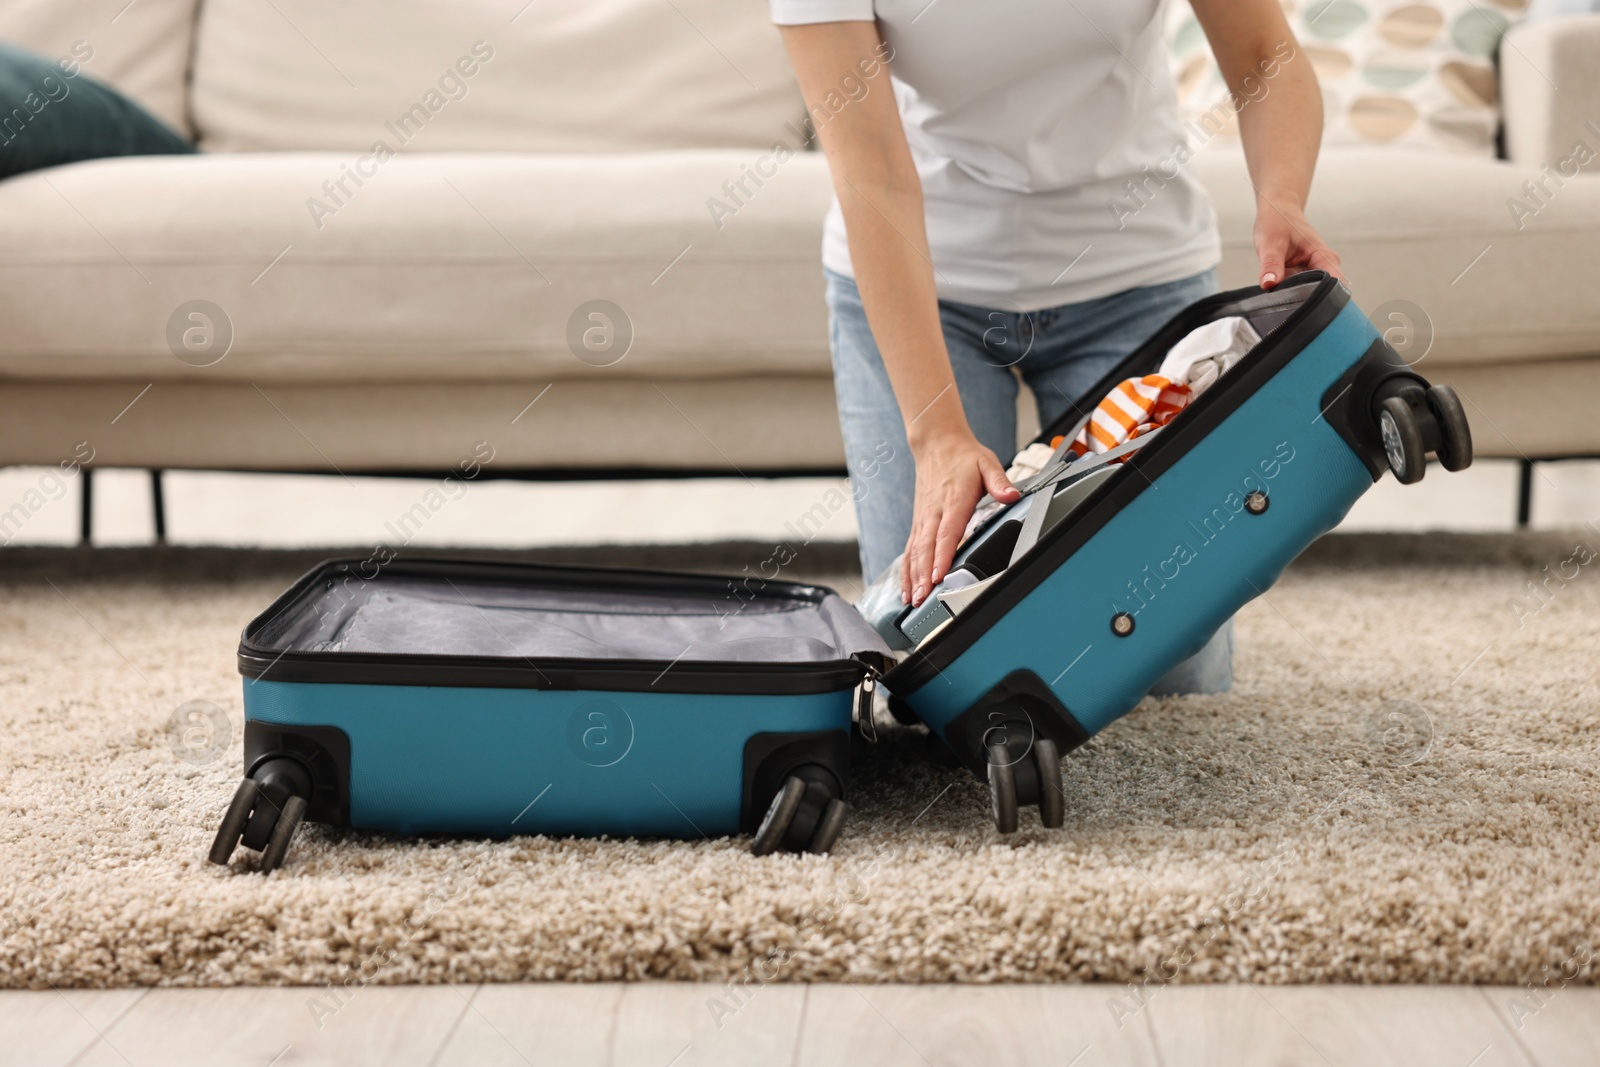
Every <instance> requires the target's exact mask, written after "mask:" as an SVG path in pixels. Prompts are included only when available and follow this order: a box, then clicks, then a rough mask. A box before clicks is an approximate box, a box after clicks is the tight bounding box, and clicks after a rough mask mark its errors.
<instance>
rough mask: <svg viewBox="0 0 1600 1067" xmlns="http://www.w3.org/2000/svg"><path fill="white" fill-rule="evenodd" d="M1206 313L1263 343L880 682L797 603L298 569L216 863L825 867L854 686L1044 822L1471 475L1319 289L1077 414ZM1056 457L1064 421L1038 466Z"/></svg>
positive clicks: (1057, 478)
mask: <svg viewBox="0 0 1600 1067" xmlns="http://www.w3.org/2000/svg"><path fill="white" fill-rule="evenodd" d="M1232 315H1242V316H1244V317H1245V318H1247V319H1248V320H1249V321H1250V322H1251V323H1252V324H1253V325H1254V327H1255V328H1256V332H1257V333H1259V334H1260V336H1261V340H1260V342H1259V343H1258V344H1256V345H1255V347H1254V348H1252V349H1251V350H1250V351H1249V352H1248V353H1247V354H1246V355H1244V356H1243V357H1242V358H1241V359H1240V360H1239V362H1238V363H1237V365H1236V366H1234V367H1232V369H1230V370H1229V371H1228V372H1227V373H1226V374H1225V375H1224V376H1223V377H1222V378H1221V379H1220V380H1218V381H1217V383H1216V384H1215V385H1214V386H1212V387H1211V388H1209V389H1208V390H1207V391H1206V392H1205V393H1203V394H1202V395H1200V396H1198V397H1197V398H1196V399H1195V400H1194V402H1193V403H1192V404H1190V405H1189V406H1188V407H1186V408H1185V409H1183V410H1182V411H1181V412H1179V413H1178V415H1177V416H1176V417H1175V418H1174V419H1173V420H1172V421H1171V422H1170V423H1168V424H1167V425H1166V426H1164V427H1162V429H1161V431H1160V433H1159V435H1155V434H1153V435H1151V437H1150V438H1149V439H1148V440H1146V441H1144V442H1143V443H1142V445H1141V447H1139V448H1138V449H1137V450H1131V449H1130V450H1128V454H1127V455H1126V456H1125V457H1120V456H1119V457H1117V458H1119V459H1121V460H1122V461H1121V462H1118V463H1116V464H1115V465H1111V464H1108V463H1099V464H1095V463H1087V462H1086V463H1083V464H1081V465H1079V464H1062V465H1060V466H1061V467H1062V468H1064V469H1057V470H1053V471H1046V472H1043V473H1042V474H1041V476H1040V478H1039V479H1035V480H1034V481H1033V483H1031V484H1024V485H1022V486H1020V488H1023V489H1024V491H1025V492H1028V493H1029V495H1028V496H1026V497H1025V498H1024V500H1023V501H1021V502H1020V503H1018V504H1016V505H1013V506H1012V507H1011V508H1009V509H1006V510H1004V511H1001V512H1000V513H999V514H997V515H996V516H994V517H993V518H992V519H991V520H989V521H988V523H987V524H986V525H985V526H984V527H983V528H982V529H980V530H978V531H976V532H975V533H974V534H973V536H972V537H971V538H969V539H968V541H967V543H966V544H965V545H964V546H963V548H962V550H961V555H960V556H958V560H957V562H958V565H963V564H964V565H965V566H967V567H968V568H969V569H970V571H971V572H974V573H976V574H978V575H979V576H980V577H982V578H983V579H984V581H983V582H982V584H981V585H980V586H977V587H974V589H973V590H972V591H970V592H969V595H966V596H964V597H962V598H959V599H958V598H930V602H932V603H934V605H935V608H934V611H935V612H937V611H939V610H943V611H944V612H945V614H944V617H943V618H939V617H937V615H936V614H935V615H933V616H931V617H930V615H929V614H928V613H926V612H924V613H923V614H922V615H921V616H919V627H920V628H914V629H913V631H912V632H914V634H915V636H916V643H915V647H914V648H913V649H912V651H911V652H910V654H909V655H908V656H907V657H906V658H904V659H903V660H901V661H900V662H898V663H895V664H894V665H892V666H890V663H891V660H890V659H889V657H888V656H887V655H886V653H887V652H888V651H889V648H888V645H887V644H885V642H884V640H883V638H882V637H881V636H880V634H879V632H878V631H877V630H876V629H875V628H874V626H873V625H872V624H871V623H869V622H868V621H867V619H866V618H864V617H863V616H862V615H861V614H859V613H858V612H857V611H856V610H855V609H852V608H851V607H850V606H849V605H848V604H846V603H845V602H844V601H843V600H841V599H840V598H839V597H838V596H837V595H836V594H834V593H832V592H830V591H829V590H826V589H822V588H819V587H814V586H802V585H794V584H790V583H784V582H777V581H763V580H761V579H758V578H749V577H747V578H743V579H727V578H713V577H704V576H691V575H676V574H664V573H659V572H645V571H626V570H604V569H589V568H571V567H546V566H535V565H524V564H504V563H467V562H446V561H426V560H411V561H407V560H396V561H393V562H390V563H388V564H386V565H382V566H379V565H378V564H376V563H374V562H373V561H370V560H369V561H364V562H362V561H354V560H345V561H337V560H336V561H330V562H328V563H324V564H322V565H320V566H319V567H317V568H316V569H314V570H313V571H312V572H311V573H309V574H307V575H306V576H305V577H303V578H302V579H300V581H299V582H297V583H296V584H295V585H294V586H293V587H291V588H290V589H289V590H288V592H286V593H285V594H284V595H283V596H282V597H280V598H279V599H278V600H277V602H275V603H274V604H273V605H272V606H271V607H269V608H268V609H267V610H266V612H264V613H263V614H262V615H261V616H260V617H258V618H257V619H255V620H254V621H253V622H251V623H250V625H249V626H248V627H247V628H246V630H245V632H244V636H243V639H242V640H241V643H240V647H239V668H240V672H241V673H242V674H243V675H244V676H245V678H246V681H245V687H244V690H245V718H246V723H245V737H244V745H245V773H246V777H245V780H244V781H243V782H241V784H240V786H239V789H238V792H237V793H236V794H235V796H234V799H233V802H232V803H231V804H230V806H229V808H228V811H227V814H226V815H225V817H224V819H223V824H222V827H221V829H220V830H219V831H218V835H217V838H216V842H215V844H214V845H213V847H212V851H211V859H212V860H213V861H214V862H217V863H227V862H228V861H229V858H230V856H231V855H232V853H233V852H234V850H235V848H236V847H237V846H238V845H239V844H240V843H241V842H242V843H243V844H244V845H246V846H247V847H249V848H252V849H258V850H261V851H262V854H263V855H262V862H261V867H262V869H264V870H271V869H272V868H274V867H276V866H278V865H279V864H281V863H282V862H283V859H284V856H285V854H286V852H287V849H288V845H289V841H290V838H291V837H292V835H293V833H294V831H295V828H296V827H297V826H298V825H299V823H300V821H301V820H302V819H311V820H314V821H320V822H326V823H332V824H336V825H348V826H354V827H359V828H366V829H380V830H393V831H399V832H406V833H420V832H431V831H438V832H452V833H473V834H484V835H488V836H506V835H509V834H514V833H546V834H581V835H599V834H612V835H619V836H621V835H651V836H676V837H689V838H694V837H700V836H706V837H711V836H719V835H727V834H732V833H736V832H744V833H754V835H755V838H754V842H753V844H752V850H753V851H755V852H756V853H758V854H762V853H766V852H771V851H775V850H778V849H787V850H809V851H826V850H827V849H828V848H829V847H830V846H831V845H832V844H833V842H834V840H835V839H836V838H837V837H838V834H839V831H840V826H841V824H842V820H843V818H844V814H845V804H844V798H845V787H846V784H847V774H846V771H847V767H846V763H847V757H848V747H849V746H848V742H849V731H850V729H851V724H852V720H855V721H858V722H861V723H862V724H863V726H865V725H866V724H867V723H868V722H869V721H870V715H869V714H868V712H869V710H870V697H871V694H872V690H873V688H874V685H875V683H876V682H878V681H881V683H882V687H883V689H884V690H886V692H887V693H888V694H889V707H890V709H891V710H893V711H894V713H895V714H896V716H897V717H900V718H902V719H903V720H905V721H921V722H922V723H925V724H926V725H927V726H928V727H929V729H930V731H931V732H932V734H933V735H935V737H937V738H938V739H940V740H941V741H942V742H943V743H944V744H945V745H947V746H948V747H949V749H950V750H951V751H953V753H954V754H955V757H956V758H957V759H958V760H959V761H960V762H961V763H962V764H964V765H965V766H966V767H967V768H968V769H969V770H970V771H971V772H972V773H973V774H975V775H976V776H978V777H979V778H980V780H984V781H987V782H988V783H989V787H990V791H991V795H992V797H993V802H994V812H995V820H996V825H997V826H998V828H999V829H1000V830H1001V831H1002V832H1010V831H1013V830H1015V829H1016V828H1017V825H1018V809H1019V808H1020V807H1023V806H1028V805H1037V806H1038V808H1039V811H1040V817H1041V820H1042V822H1043V823H1044V824H1045V825H1046V826H1059V825H1061V822H1062V819H1063V811H1064V799H1063V793H1062V784H1061V769H1060V758H1061V756H1062V755H1064V754H1065V753H1066V752H1067V751H1069V750H1071V749H1072V748H1074V747H1076V746H1078V745H1080V744H1082V743H1083V742H1084V741H1085V740H1087V739H1088V738H1089V737H1090V736H1092V735H1093V734H1095V733H1097V732H1098V731H1100V730H1101V729H1103V728H1105V726H1107V725H1108V724H1109V723H1111V722H1112V721H1114V720H1115V719H1117V718H1118V717H1120V716H1122V715H1124V714H1126V713H1127V712H1128V711H1129V710H1131V709H1132V708H1133V707H1134V706H1135V705H1136V704H1138V703H1139V701H1140V700H1141V699H1142V698H1143V697H1144V695H1145V693H1146V692H1147V691H1148V690H1149V689H1150V687H1151V686H1152V685H1153V684H1154V683H1155V682H1156V680H1157V679H1159V678H1160V677H1161V676H1162V675H1163V674H1165V673H1166V672H1167V671H1168V670H1169V669H1171V668H1172V667H1173V666H1174V665H1176V664H1178V663H1179V662H1181V661H1182V660H1184V659H1186V658H1188V657H1189V656H1191V655H1193V654H1194V653H1195V652H1197V651H1198V650H1199V649H1200V648H1201V647H1202V646H1203V645H1205V643H1206V642H1207V640H1208V639H1209V638H1210V637H1211V636H1212V634H1214V633H1215V632H1216V631H1217V629H1218V628H1219V627H1220V626H1221V625H1222V624H1223V623H1224V622H1226V621H1227V620H1228V619H1229V618H1230V617H1231V616H1232V615H1233V614H1234V613H1235V612H1236V611H1237V610H1238V609H1239V608H1240V607H1242V606H1243V605H1244V604H1245V603H1246V602H1247V601H1248V600H1250V599H1251V598H1252V597H1254V596H1256V595H1258V594H1260V593H1262V592H1264V591H1265V590H1266V589H1267V587H1268V586H1270V585H1271V584H1272V583H1273V582H1274V581H1275V580H1276V579H1277V578H1278V576H1279V574H1281V573H1282V571H1283V569H1284V567H1286V566H1287V565H1288V563H1289V562H1290V561H1291V560H1292V559H1294V557H1295V556H1296V555H1298V554H1299V553H1300V552H1301V551H1302V550H1303V549H1305V548H1306V546H1308V545H1309V544H1310V543H1311V542H1312V541H1314V540H1315V539H1316V538H1317V537H1319V536H1320V535H1321V534H1323V533H1324V532H1326V531H1327V530H1329V529H1331V528H1332V527H1333V526H1334V525H1336V524H1337V523H1338V522H1339V520H1340V519H1341V518H1343V516H1344V515H1345V513H1346V512H1347V511H1348V510H1349V508H1350V506H1351V505H1352V504H1353V503H1354V502H1355V501H1356V499H1357V498H1359V497H1360V496H1361V494H1362V493H1363V492H1364V491H1365V490H1366V489H1367V488H1368V487H1370V486H1371V485H1372V484H1373V483H1374V482H1375V481H1376V480H1377V479H1378V478H1379V477H1381V476H1382V474H1383V472H1384V470H1386V469H1388V470H1393V471H1394V472H1395V474H1396V476H1397V477H1398V478H1399V480H1400V481H1402V482H1411V481H1415V480H1417V479H1418V478H1420V477H1421V476H1422V474H1423V471H1424V465H1425V462H1426V455H1427V453H1428V452H1430V451H1431V452H1434V453H1436V454H1438V456H1439V457H1440V461H1441V463H1442V464H1443V465H1444V466H1445V467H1446V468H1447V469H1452V470H1456V469H1460V468H1462V467H1464V466H1466V465H1467V464H1468V463H1469V462H1470V461H1471V449H1472V446H1471V437H1470V431H1469V430H1468V427H1467V424H1466V420H1465V418H1464V416H1463V415H1462V412H1461V407H1460V403H1459V401H1457V400H1456V398H1455V395H1454V393H1452V392H1451V391H1450V390H1449V389H1447V388H1445V387H1430V386H1429V385H1428V383H1427V381H1426V380H1425V379H1423V378H1422V377H1421V376H1420V375H1418V374H1416V373H1415V372H1414V371H1413V370H1412V369H1411V368H1410V367H1409V366H1407V364H1406V363H1405V362H1404V360H1402V359H1401V358H1400V356H1399V355H1398V354H1397V353H1396V352H1395V351H1394V349H1393V348H1391V347H1390V346H1389V345H1388V344H1387V343H1385V342H1384V341H1383V339H1382V338H1381V337H1379V335H1378V333H1377V331H1376V330H1375V329H1374V328H1373V326H1372V323H1371V322H1369V321H1368V320H1367V318H1366V316H1365V315H1363V314H1362V313H1361V311H1360V310H1359V309H1357V308H1356V307H1355V305H1354V304H1353V303H1352V302H1351V300H1350V295H1349V292H1348V290H1347V289H1346V288H1345V287H1344V286H1343V285H1342V284H1340V283H1339V282H1338V281H1337V280H1335V279H1333V278H1331V277H1329V276H1327V275H1325V274H1323V273H1322V272H1308V273H1305V274H1301V275H1297V276H1295V277H1293V278H1291V279H1289V280H1288V281H1286V282H1285V283H1284V284H1283V285H1281V286H1279V287H1278V288H1277V289H1274V290H1271V291H1270V292H1263V291H1261V290H1259V289H1254V288H1252V289H1246V290H1238V291H1234V292H1230V293H1223V294H1219V295H1217V296H1214V297H1210V298H1207V299H1205V300H1201V301H1199V302H1197V303H1196V304H1194V305H1192V306H1190V307H1189V308H1187V309H1185V310H1184V311H1183V312H1181V313H1180V314H1179V315H1178V316H1176V317H1175V318H1174V319H1173V320H1172V321H1171V322H1169V323H1167V324H1166V325H1165V326H1163V327H1162V328H1161V329H1160V330H1159V331H1157V332H1156V334H1155V335H1154V336H1153V337H1152V338H1151V339H1150V340H1149V341H1148V342H1146V343H1145V344H1144V345H1143V346H1141V347H1140V349H1139V350H1138V351H1136V352H1134V353H1133V354H1131V355H1130V356H1129V357H1128V358H1127V359H1126V360H1124V361H1123V362H1122V363H1121V364H1120V365H1119V366H1118V367H1116V368H1115V369H1114V370H1113V371H1111V372H1110V373H1109V374H1108V375H1107V376H1106V378H1105V379H1104V380H1103V381H1102V382H1101V383H1100V387H1098V388H1096V389H1095V390H1092V391H1091V393H1090V395H1091V396H1098V395H1103V394H1104V393H1106V392H1109V391H1110V390H1111V389H1112V388H1113V387H1114V386H1116V384H1117V383H1118V382H1119V381H1121V380H1123V379H1125V378H1128V377H1130V376H1135V375H1143V374H1146V373H1150V372H1151V371H1153V370H1154V369H1155V368H1156V367H1157V366H1158V365H1159V364H1160V362H1161V360H1162V357H1163V355H1164V353H1166V352H1167V350H1168V349H1170V348H1171V347H1172V346H1173V344H1174V343H1175V342H1177V341H1178V340H1179V339H1180V338H1182V337H1184V336H1185V335H1186V334H1187V333H1189V331H1191V330H1193V329H1194V328H1196V327H1197V326H1200V325H1202V324H1205V323H1207V322H1210V321H1213V320H1216V319H1218V318H1221V317H1223V316H1232ZM1079 425H1081V423H1080V424H1079ZM1076 431H1077V427H1076V426H1074V425H1073V424H1072V420H1070V419H1069V420H1063V422H1062V423H1061V424H1059V425H1057V426H1052V427H1049V428H1047V429H1046V431H1045V432H1044V433H1043V434H1042V435H1041V438H1040V439H1041V440H1043V441H1049V440H1051V439H1052V438H1054V437H1056V436H1058V435H1064V436H1066V437H1069V438H1070V437H1071V436H1072V435H1074V434H1075V433H1076ZM1090 468H1095V469H1096V471H1097V472H1096V473H1095V474H1094V476H1093V477H1092V479H1091V478H1087V477H1082V476H1078V475H1074V476H1073V477H1062V475H1063V474H1071V473H1072V472H1073V471H1085V470H1089V469H1090ZM1030 490H1031V491H1030ZM1064 501H1070V507H1064V506H1061V505H1062V502H1064ZM1036 503H1037V504H1039V507H1038V508H1031V505H1033V504H1036ZM1046 505H1048V508H1047V507H1046ZM1029 510H1034V511H1035V512H1036V514H1035V516H1034V519H1033V521H1031V522H1030V521H1029V519H1028V517H1027V512H1028V511H1029ZM906 618H907V613H902V614H901V617H900V621H901V622H904V621H905V620H906Z"/></svg>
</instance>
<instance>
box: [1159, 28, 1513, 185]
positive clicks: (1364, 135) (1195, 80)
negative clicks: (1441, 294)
mask: <svg viewBox="0 0 1600 1067" xmlns="http://www.w3.org/2000/svg"><path fill="white" fill-rule="evenodd" d="M1526 2H1527V0H1429V2H1426V3H1407V2H1405V0H1399V2H1385V0H1285V2H1284V5H1283V7H1284V11H1285V13H1286V14H1287V15H1288V16H1289V24H1290V26H1291V27H1292V28H1293V29H1294V33H1295V37H1296V38H1297V39H1298V40H1299V42H1300V51H1301V53H1302V54H1303V55H1304V56H1305V57H1306V58H1307V59H1308V60H1310V62H1311V66H1312V69H1313V70H1315V71H1316V72H1317V80H1318V81H1319V82H1321V84H1322V100H1323V108H1324V128H1323V143H1324V144H1328V145H1341V144H1395V145H1405V146H1407V147H1412V148H1431V149H1436V150H1439V151H1447V152H1465V153H1470V154H1472V155H1479V156H1493V155H1494V133H1495V127H1496V126H1497V125H1498V124H1499V119H1500V113H1499V102H1498V100H1497V99H1496V94H1495V76H1494V65H1493V55H1494V51H1495V49H1496V48H1497V47H1498V45H1499V43H1500V37H1501V35H1502V34H1503V33H1505V31H1506V29H1507V28H1508V27H1509V26H1510V25H1511V22H1512V20H1513V19H1514V18H1516V17H1517V15H1518V14H1519V13H1520V12H1521V10H1522V8H1523V7H1525V6H1526ZM1167 39H1168V42H1169V45H1170V47H1171V53H1172V62H1173V71H1174V74H1175V75H1176V79H1177V83H1178V98H1179V102H1180V106H1181V108H1182V113H1183V117H1184V119H1185V121H1186V122H1188V123H1201V124H1202V125H1201V126H1199V127H1196V126H1193V125H1191V127H1190V128H1191V130H1196V131H1198V130H1199V129H1202V128H1203V129H1204V130H1205V131H1206V132H1205V134H1204V135H1202V136H1203V137H1205V138H1209V137H1210V136H1221V137H1228V138H1232V139H1234V140H1237V138H1238V125H1237V119H1236V117H1235V116H1233V115H1230V114H1228V111H1229V110H1230V109H1228V108H1226V107H1220V108H1219V105H1222V104H1224V102H1225V101H1226V100H1227V98H1228V88H1227V86H1226V85H1225V84H1224V82H1223V80H1222V75H1221V73H1220V72H1218V70H1217V65H1216V63H1215V61H1214V60H1213V59H1212V58H1211V49H1210V47H1209V46H1208V45H1207V44H1206V38H1205V34H1204V33H1203V32H1202V31H1201V29H1200V24H1199V22H1198V21H1196V19H1195V17H1194V12H1193V11H1192V10H1191V9H1190V7H1189V2H1188V0H1173V3H1172V5H1171V7H1170V8H1169V11H1168V23H1167ZM1262 89H1265V91H1266V92H1269V93H1270V91H1271V79H1270V78H1268V79H1265V80H1264V82H1263V83H1262V85H1261V87H1258V88H1254V89H1253V91H1252V92H1251V93H1247V94H1246V96H1256V97H1257V98H1259V96H1260V94H1261V92H1262ZM1245 106H1246V107H1248V106H1249V104H1248V102H1247V103H1246V104H1245ZM1208 116H1209V117H1208Z"/></svg>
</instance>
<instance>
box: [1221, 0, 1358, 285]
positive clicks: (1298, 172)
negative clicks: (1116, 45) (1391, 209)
mask: <svg viewBox="0 0 1600 1067" xmlns="http://www.w3.org/2000/svg"><path fill="white" fill-rule="evenodd" d="M1190 3H1191V4H1192V6H1193V7H1194V13H1195V16H1196V17H1197V18H1198V19H1199V20H1200V26H1201V28H1202V29H1204V30H1205V32H1206V39H1207V40H1209V41H1210V42H1211V52H1212V54H1213V55H1215V56H1216V57H1217V66H1218V67H1219V68H1220V69H1221V71H1222V77H1223V80H1224V81H1226V82H1227V83H1228V88H1229V89H1231V90H1232V91H1233V94H1234V99H1235V101H1237V102H1241V103H1240V105H1239V136H1240V138H1241V139H1242V140H1243V142H1244V156H1245V162H1246V163H1247V164H1248V165H1249V168H1250V180H1251V183H1252V184H1253V185H1254V186H1255V190H1256V232H1255V242H1256V258H1257V259H1259V260H1260V263H1261V287H1262V288H1263V289H1271V288H1272V287H1273V286H1275V285H1277V284H1278V283H1279V282H1280V281H1282V280H1283V279H1284V278H1285V277H1286V276H1287V275H1289V274H1293V273H1295V272H1296V271H1300V270H1311V269H1318V270H1325V271H1328V272H1329V273H1330V274H1333V275H1334V276H1336V277H1343V275H1342V274H1340V272H1339V256H1338V255H1337V254H1336V253H1335V252H1334V251H1333V250H1332V249H1331V248H1329V247H1328V246H1327V244H1326V243H1325V242H1324V241H1323V240H1322V238H1321V237H1320V236H1319V235H1318V234H1317V231H1316V230H1315V229H1314V228H1313V227H1312V225H1311V224H1310V223H1309V222H1307V221H1306V216H1305V206H1306V195H1307V194H1308V193H1309V192H1310V191H1311V173H1312V171H1313V170H1315V169H1316V165H1317V149H1318V147H1319V146H1320V145H1321V143H1322V91H1321V90H1320V89H1319V88H1318V87H1317V76H1316V74H1315V72H1313V71H1312V69H1311V62H1310V60H1308V59H1307V58H1306V56H1305V53H1304V51H1302V50H1301V48H1300V46H1299V43H1298V42H1296V41H1295V39H1294V32H1293V31H1292V30H1290V29H1289V22H1288V20H1287V19H1285V18H1284V16H1283V9H1282V8H1280V7H1279V6H1278V0H1190Z"/></svg>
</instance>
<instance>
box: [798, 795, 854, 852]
mask: <svg viewBox="0 0 1600 1067" xmlns="http://www.w3.org/2000/svg"><path fill="white" fill-rule="evenodd" d="M849 813H850V805H848V804H846V803H845V802H844V801H842V800H838V799H830V800H829V801H828V806H827V807H825V808H823V809H822V818H821V819H820V820H819V821H818V822H817V828H816V830H814V831H812V834H811V840H810V842H809V843H807V845H806V851H807V852H810V853H814V854H816V855H821V854H822V853H824V852H827V851H828V850H829V849H831V848H833V843H834V842H835V841H837V840H839V834H840V833H841V832H842V831H843V830H844V817H845V816H846V815H848V814H849Z"/></svg>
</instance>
